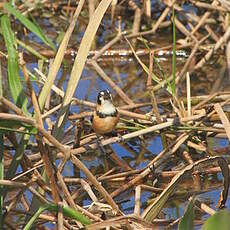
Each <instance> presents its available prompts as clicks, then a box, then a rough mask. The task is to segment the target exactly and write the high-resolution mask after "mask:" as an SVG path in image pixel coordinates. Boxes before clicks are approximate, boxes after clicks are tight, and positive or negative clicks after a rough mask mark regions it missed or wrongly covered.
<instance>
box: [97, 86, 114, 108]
mask: <svg viewBox="0 0 230 230" xmlns="http://www.w3.org/2000/svg"><path fill="white" fill-rule="evenodd" d="M106 100H109V101H111V102H112V95H111V93H110V91H109V90H107V89H106V90H102V91H100V92H99V93H98V96H97V103H98V104H99V105H101V104H102V103H103V102H104V101H106Z"/></svg>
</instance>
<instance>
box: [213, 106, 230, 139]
mask: <svg viewBox="0 0 230 230" xmlns="http://www.w3.org/2000/svg"><path fill="white" fill-rule="evenodd" d="M214 108H215V110H216V112H217V113H218V115H219V117H220V120H221V122H222V123H223V125H224V129H225V131H226V134H227V137H228V139H229V140H230V123H229V120H228V118H227V116H226V115H225V113H224V111H223V109H222V107H221V106H220V104H219V103H217V104H215V105H214Z"/></svg>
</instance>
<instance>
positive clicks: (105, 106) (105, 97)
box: [91, 90, 120, 135]
mask: <svg viewBox="0 0 230 230" xmlns="http://www.w3.org/2000/svg"><path fill="white" fill-rule="evenodd" d="M119 119H120V114H119V112H118V110H117V108H116V107H115V106H114V104H113V99H112V95H111V93H110V91H109V90H102V91H100V92H99V93H98V96H97V105H96V110H95V111H94V112H93V115H92V117H91V121H92V127H93V130H94V131H95V133H96V135H108V134H112V133H113V131H114V129H115V127H116V125H117V123H118V122H119Z"/></svg>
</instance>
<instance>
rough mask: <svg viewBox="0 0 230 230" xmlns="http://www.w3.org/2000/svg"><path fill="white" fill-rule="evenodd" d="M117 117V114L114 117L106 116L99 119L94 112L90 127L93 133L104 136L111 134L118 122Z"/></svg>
mask: <svg viewBox="0 0 230 230" xmlns="http://www.w3.org/2000/svg"><path fill="white" fill-rule="evenodd" d="M119 117H120V116H119V113H118V114H117V116H115V117H113V116H106V117H103V118H101V117H99V116H98V115H97V114H96V112H94V114H93V122H92V126H93V129H94V131H95V133H97V134H106V133H110V132H112V131H113V130H114V128H115V127H116V125H117V123H118V121H119Z"/></svg>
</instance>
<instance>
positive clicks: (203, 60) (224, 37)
mask: <svg viewBox="0 0 230 230" xmlns="http://www.w3.org/2000/svg"><path fill="white" fill-rule="evenodd" d="M229 36H230V27H228V29H227V31H226V32H225V33H224V35H223V36H222V37H221V38H220V39H219V40H218V42H217V43H216V44H215V46H214V48H213V49H210V50H209V52H208V53H207V54H206V55H205V56H204V57H203V58H202V59H201V60H200V61H199V62H198V63H197V64H196V65H195V67H194V69H195V70H197V69H199V68H201V67H202V66H203V65H204V64H205V63H206V62H207V61H208V60H209V59H210V58H211V56H212V54H213V53H214V52H215V51H216V50H218V49H219V48H220V46H221V45H222V44H223V43H224V42H226V41H227V40H228V38H229Z"/></svg>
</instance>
